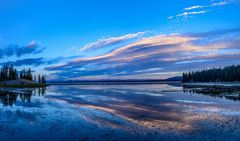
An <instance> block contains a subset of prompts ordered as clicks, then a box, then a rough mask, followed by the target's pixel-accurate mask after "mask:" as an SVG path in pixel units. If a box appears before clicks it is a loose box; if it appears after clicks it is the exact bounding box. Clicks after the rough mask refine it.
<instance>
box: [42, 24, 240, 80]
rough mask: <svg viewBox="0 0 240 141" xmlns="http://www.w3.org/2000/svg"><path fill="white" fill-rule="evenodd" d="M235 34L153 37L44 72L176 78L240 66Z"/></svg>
mask: <svg viewBox="0 0 240 141" xmlns="http://www.w3.org/2000/svg"><path fill="white" fill-rule="evenodd" d="M236 29H237V28H236ZM239 34H240V31H239V30H234V29H226V30H220V31H210V32H205V33H194V34H182V35H181V34H179V35H157V36H152V37H147V38H142V39H140V40H137V41H135V42H131V43H129V44H127V45H124V46H122V47H120V48H118V49H116V50H113V51H111V52H108V53H105V54H103V55H97V56H92V57H79V58H76V59H72V60H71V61H68V62H65V63H64V62H62V63H61V64H58V65H50V66H48V67H46V68H45V70H47V71H49V72H50V74H52V75H54V76H56V79H58V78H61V79H117V78H118V79H144V78H145V79H157V78H166V77H170V76H174V75H180V74H181V72H182V71H188V69H199V68H201V69H202V68H208V67H213V66H221V63H223V64H224V65H225V64H226V65H227V64H232V63H233V64H234V63H237V62H239V63H240V61H238V60H239V59H238V58H240V57H239V56H240V47H239V44H240V38H239V36H238V35H239ZM233 35H234V36H233ZM209 62H211V63H209ZM186 65H187V67H186Z"/></svg>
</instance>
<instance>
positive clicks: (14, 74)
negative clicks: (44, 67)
mask: <svg viewBox="0 0 240 141" xmlns="http://www.w3.org/2000/svg"><path fill="white" fill-rule="evenodd" d="M19 74H20V75H18V71H17V69H16V68H14V67H13V65H10V66H7V65H4V66H3V67H2V68H1V69H0V82H2V81H8V80H17V79H19V78H21V79H26V80H30V81H34V82H36V83H39V84H46V76H45V75H38V80H37V79H36V76H33V75H32V70H31V68H29V69H22V70H21V71H20V72H19Z"/></svg>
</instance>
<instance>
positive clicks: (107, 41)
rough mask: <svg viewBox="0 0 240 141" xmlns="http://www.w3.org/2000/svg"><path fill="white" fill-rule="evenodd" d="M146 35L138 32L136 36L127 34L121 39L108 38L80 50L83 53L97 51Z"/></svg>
mask: <svg viewBox="0 0 240 141" xmlns="http://www.w3.org/2000/svg"><path fill="white" fill-rule="evenodd" d="M144 34H145V32H138V33H134V34H127V35H124V36H120V37H111V38H107V39H105V38H104V39H99V40H98V41H97V42H93V43H89V44H87V45H85V46H84V47H82V48H80V49H79V52H82V51H89V50H90V51H91V50H96V49H99V48H104V47H107V46H110V45H114V44H117V43H120V42H123V41H126V40H130V39H133V38H137V37H141V36H143V35H144Z"/></svg>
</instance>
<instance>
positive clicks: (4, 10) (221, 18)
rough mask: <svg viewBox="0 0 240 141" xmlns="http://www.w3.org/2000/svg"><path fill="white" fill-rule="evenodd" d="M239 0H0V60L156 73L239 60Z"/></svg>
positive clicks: (90, 72)
mask: <svg viewBox="0 0 240 141" xmlns="http://www.w3.org/2000/svg"><path fill="white" fill-rule="evenodd" d="M238 13H240V1H239V0H165V1H159V0H141V1H139V0H121V1H112V0H104V1H97V0H88V1H80V0H68V1H64V0H58V1H57V0H51V1H50V0H34V1H33V0H11V1H9V0H0V64H6V63H8V64H14V65H15V66H17V67H18V68H23V67H32V68H34V70H35V71H36V73H46V74H47V75H48V78H49V79H56V80H69V79H84V80H86V79H91V80H92V79H139V78H141V79H159V78H167V77H171V76H176V75H180V74H181V73H182V72H184V71H189V70H197V69H205V68H209V67H219V66H225V65H231V64H238V63H240V61H238V60H239V55H240V54H239V53H240V50H239V49H240V46H239V43H240V36H239V35H240V20H239V19H240V16H239V14H238Z"/></svg>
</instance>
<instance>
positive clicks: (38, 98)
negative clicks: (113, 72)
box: [0, 84, 240, 141]
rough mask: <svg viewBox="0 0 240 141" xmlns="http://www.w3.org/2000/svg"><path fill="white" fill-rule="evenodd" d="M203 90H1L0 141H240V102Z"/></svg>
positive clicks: (80, 87)
mask: <svg viewBox="0 0 240 141" xmlns="http://www.w3.org/2000/svg"><path fill="white" fill-rule="evenodd" d="M201 89H203V90H204V91H206V90H205V89H204V88H198V89H196V88H189V87H188V88H183V87H182V86H180V85H167V84H151V85H87V86H86V85H69V86H68V85H61V86H57V85H56V86H49V87H47V88H36V89H35V88H21V89H14V88H7V89H3V88H2V89H0V101H1V103H2V104H1V108H0V140H1V141H4V140H86V141H87V140H96V141H99V140H123V141H126V140H136V141H141V140H161V139H165V140H188V139H191V140H239V139H240V126H239V124H240V102H239V101H238V100H232V99H228V98H227V97H225V96H222V97H218V96H212V92H209V93H201V92H202V91H200V90H201ZM195 90H198V91H197V92H196V91H195ZM193 91H195V92H193ZM234 92H235V93H236V91H234ZM224 93H225V94H228V95H232V92H231V91H229V92H228V91H227V92H226V91H225V92H224ZM215 95H216V94H215Z"/></svg>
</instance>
